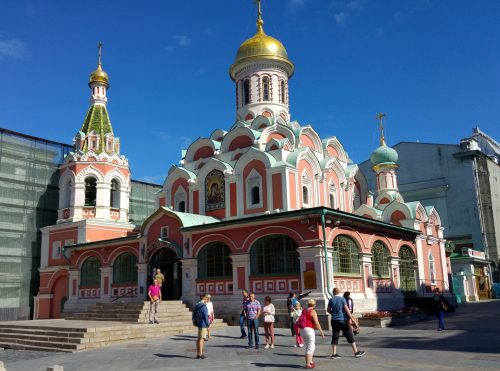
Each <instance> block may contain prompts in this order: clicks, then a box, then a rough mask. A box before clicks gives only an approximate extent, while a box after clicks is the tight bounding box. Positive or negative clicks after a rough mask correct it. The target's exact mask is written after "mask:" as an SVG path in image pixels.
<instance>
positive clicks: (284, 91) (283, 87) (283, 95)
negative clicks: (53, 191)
mask: <svg viewBox="0 0 500 371" xmlns="http://www.w3.org/2000/svg"><path fill="white" fill-rule="evenodd" d="M281 103H283V104H285V103H286V90H285V80H281Z"/></svg>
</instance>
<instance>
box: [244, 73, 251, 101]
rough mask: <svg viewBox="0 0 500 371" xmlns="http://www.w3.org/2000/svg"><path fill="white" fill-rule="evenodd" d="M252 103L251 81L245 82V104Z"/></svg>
mask: <svg viewBox="0 0 500 371" xmlns="http://www.w3.org/2000/svg"><path fill="white" fill-rule="evenodd" d="M249 103H250V80H248V79H246V80H245V81H243V104H249Z"/></svg>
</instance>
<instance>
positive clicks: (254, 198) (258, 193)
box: [246, 169, 263, 209]
mask: <svg viewBox="0 0 500 371" xmlns="http://www.w3.org/2000/svg"><path fill="white" fill-rule="evenodd" d="M262 199H263V192H262V177H261V175H260V174H259V173H258V172H257V171H256V170H255V169H252V171H251V172H250V174H248V177H247V180H246V204H247V208H248V209H256V208H259V207H262V206H263V201H262Z"/></svg>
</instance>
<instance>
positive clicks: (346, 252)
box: [333, 235, 361, 275]
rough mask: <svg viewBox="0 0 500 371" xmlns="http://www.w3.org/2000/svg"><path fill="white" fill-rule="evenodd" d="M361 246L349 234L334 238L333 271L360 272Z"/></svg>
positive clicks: (357, 273) (356, 273)
mask: <svg viewBox="0 0 500 371" xmlns="http://www.w3.org/2000/svg"><path fill="white" fill-rule="evenodd" d="M360 267H361V264H360V261H359V248H358V246H357V245H356V242H354V240H352V239H351V238H350V237H347V236H342V235H340V236H337V237H335V239H334V240H333V272H334V273H345V274H355V275H359V274H360Z"/></svg>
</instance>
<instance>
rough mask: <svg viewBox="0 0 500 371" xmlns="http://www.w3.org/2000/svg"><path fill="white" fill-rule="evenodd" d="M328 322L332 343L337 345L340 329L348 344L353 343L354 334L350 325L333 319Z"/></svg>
mask: <svg viewBox="0 0 500 371" xmlns="http://www.w3.org/2000/svg"><path fill="white" fill-rule="evenodd" d="M330 323H331V325H332V344H334V345H337V344H338V343H339V337H340V331H342V334H343V335H344V336H345V338H346V339H347V342H348V343H349V344H352V343H354V334H353V333H352V330H351V326H349V325H348V324H347V322H346V321H334V320H333V319H332V320H331V322H330Z"/></svg>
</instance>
